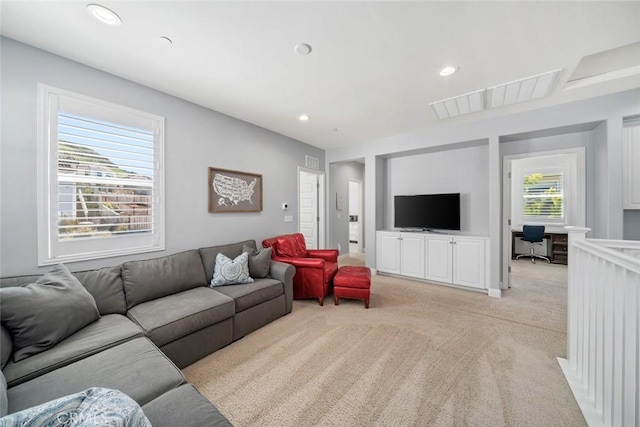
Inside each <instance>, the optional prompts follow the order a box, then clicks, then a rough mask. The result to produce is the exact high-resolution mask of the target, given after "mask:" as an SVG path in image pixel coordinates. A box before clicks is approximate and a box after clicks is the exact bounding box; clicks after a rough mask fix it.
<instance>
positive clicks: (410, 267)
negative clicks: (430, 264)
mask: <svg viewBox="0 0 640 427" xmlns="http://www.w3.org/2000/svg"><path fill="white" fill-rule="evenodd" d="M400 242H401V244H400V246H401V252H400V253H401V257H400V274H402V275H403V276H409V277H417V278H420V279H424V261H425V259H424V237H423V236H421V235H417V234H408V233H401V234H400Z"/></svg>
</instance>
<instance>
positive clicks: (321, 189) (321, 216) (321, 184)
mask: <svg viewBox="0 0 640 427" xmlns="http://www.w3.org/2000/svg"><path fill="white" fill-rule="evenodd" d="M302 172H304V173H308V174H312V175H316V176H317V179H318V183H317V184H318V188H317V189H318V212H317V213H318V248H324V247H325V245H326V240H325V239H326V216H325V215H326V212H325V179H326V178H325V173H324V171H321V170H317V169H309V168H305V167H303V166H298V174H297V180H298V184H297V185H298V191H297V198H298V220H297V223H298V227H297V229H298V232H299V231H300V174H301V173H302Z"/></svg>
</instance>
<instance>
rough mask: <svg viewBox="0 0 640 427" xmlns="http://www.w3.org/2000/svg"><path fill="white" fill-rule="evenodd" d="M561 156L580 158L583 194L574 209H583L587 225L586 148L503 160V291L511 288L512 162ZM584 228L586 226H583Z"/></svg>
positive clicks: (579, 178)
mask: <svg viewBox="0 0 640 427" xmlns="http://www.w3.org/2000/svg"><path fill="white" fill-rule="evenodd" d="M560 154H576V155H577V156H578V168H577V171H576V178H577V182H576V184H575V185H576V188H577V191H578V192H580V191H582V193H583V194H578V203H577V206H575V207H573V209H581V210H582V214H581V215H578V216H579V218H580V219H581V220H582V222H583V223H586V217H587V204H586V200H587V176H586V168H587V163H586V162H587V157H586V148H585V147H576V148H565V149H561V150H547V151H535V152H529V153H520V154H510V155H506V156H503V158H502V194H503V198H502V200H503V203H502V254H503V255H502V259H503V263H502V282H501V289H508V288H510V287H511V272H510V269H511V250H512V248H511V243H512V242H511V224H509V221H510V220H511V178H510V177H509V174H510V173H511V162H512V161H513V160H519V159H527V158H533V157H546V156H555V155H560ZM572 225H578V224H572ZM582 226H583V227H584V226H585V224H582Z"/></svg>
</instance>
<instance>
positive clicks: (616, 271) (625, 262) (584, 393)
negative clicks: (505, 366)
mask: <svg viewBox="0 0 640 427" xmlns="http://www.w3.org/2000/svg"><path fill="white" fill-rule="evenodd" d="M566 229H567V231H568V232H569V250H568V251H569V261H568V268H569V270H568V277H569V283H568V292H567V294H568V302H567V314H568V330H567V358H566V359H562V358H558V362H559V363H560V366H561V368H562V371H563V372H564V376H565V378H566V379H567V382H568V383H569V386H570V387H571V390H572V391H573V394H574V396H575V398H576V401H577V402H578V405H579V406H580V409H581V410H582V413H583V415H584V417H585V420H586V421H587V424H589V426H591V427H593V426H625V427H626V426H638V425H640V414H639V413H638V411H639V410H640V392H639V376H640V357H639V356H640V354H639V353H640V349H639V346H640V338H639V336H638V335H639V334H640V315H639V313H638V311H639V309H640V257H638V254H640V242H631V241H622V240H620V241H614V240H598V239H587V238H586V237H585V235H586V233H587V232H588V231H589V229H588V228H581V227H566Z"/></svg>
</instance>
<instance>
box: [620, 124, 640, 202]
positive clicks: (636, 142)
mask: <svg viewBox="0 0 640 427" xmlns="http://www.w3.org/2000/svg"><path fill="white" fill-rule="evenodd" d="M622 149H623V156H622V161H623V162H624V164H623V168H622V170H623V177H622V179H623V190H624V194H623V196H622V198H623V205H624V208H625V209H640V126H629V127H625V128H624V129H623V146H622Z"/></svg>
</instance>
